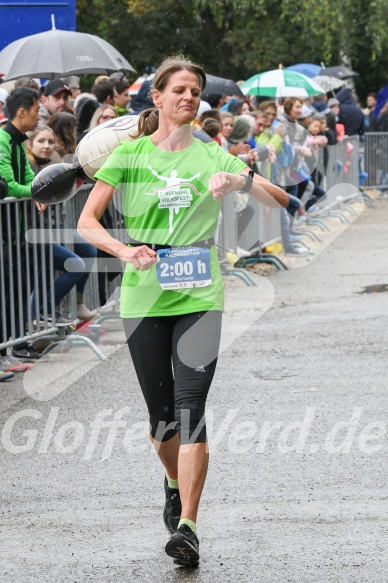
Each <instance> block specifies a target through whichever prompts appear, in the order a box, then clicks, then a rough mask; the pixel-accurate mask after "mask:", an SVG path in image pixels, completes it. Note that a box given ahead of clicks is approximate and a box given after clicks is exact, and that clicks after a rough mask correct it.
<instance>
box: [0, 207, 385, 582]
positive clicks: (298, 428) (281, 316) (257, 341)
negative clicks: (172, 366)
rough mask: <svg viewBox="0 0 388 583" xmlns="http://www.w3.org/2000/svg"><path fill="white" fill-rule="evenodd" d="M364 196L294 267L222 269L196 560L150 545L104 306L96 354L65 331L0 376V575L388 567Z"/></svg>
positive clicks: (369, 576) (122, 357)
mask: <svg viewBox="0 0 388 583" xmlns="http://www.w3.org/2000/svg"><path fill="white" fill-rule="evenodd" d="M376 204H377V208H376V209H364V211H363V213H362V214H361V216H360V217H359V218H358V219H357V220H355V221H354V222H353V223H352V224H351V225H350V226H349V227H348V228H347V229H346V230H345V231H344V232H343V233H342V234H341V235H340V236H339V237H338V238H337V239H335V240H334V241H333V242H332V243H331V244H330V245H329V246H328V247H327V248H326V249H325V250H324V251H322V253H320V254H319V255H318V256H316V257H315V258H314V257H311V258H310V260H309V262H307V264H306V265H304V266H303V267H302V268H300V269H291V270H289V271H282V272H271V273H270V275H269V276H268V279H265V278H263V277H260V278H259V277H258V276H257V281H258V283H259V285H258V287H257V288H250V287H247V286H245V284H244V283H243V282H242V281H237V280H236V281H232V280H231V281H229V282H227V294H228V302H227V305H228V311H227V314H226V326H225V330H226V336H227V337H226V339H225V346H227V345H228V343H229V346H227V347H226V348H225V350H224V352H223V353H222V355H221V356H220V359H219V366H218V369H217V373H216V376H215V379H214V383H213V386H212V389H211V392H210V396H209V400H208V425H209V434H210V449H211V461H210V467H209V474H208V480H207V482H206V486H205V490H204V493H203V499H202V504H201V508H200V514H199V519H198V529H199V530H198V532H199V538H200V552H201V564H200V567H199V568H198V569H197V570H193V571H191V570H187V569H181V568H179V567H175V566H173V564H172V561H171V559H169V558H168V557H167V556H166V555H165V553H164V550H163V549H164V545H165V543H166V542H167V540H168V534H167V533H166V531H165V529H164V525H163V520H162V506H163V493H164V492H163V472H162V469H161V466H160V464H159V462H158V459H157V456H156V455H155V454H154V453H152V451H151V449H150V445H149V442H148V439H147V437H146V432H147V419H146V414H145V408H144V405H143V401H142V397H141V395H140V393H139V390H138V387H137V382H136V379H135V375H134V371H133V367H132V364H131V362H130V360H129V358H128V354H127V348H126V347H125V346H122V343H123V337H122V333H121V331H120V327H119V324H118V323H117V322H112V323H110V324H109V323H107V324H106V327H107V333H106V340H105V342H106V344H105V348H106V350H107V351H109V352H110V357H109V359H108V360H107V361H105V362H102V363H99V362H97V361H96V359H95V358H94V357H92V354H91V353H90V351H87V350H86V349H80V350H76V349H72V350H71V351H70V352H68V353H67V354H64V355H53V356H52V357H51V358H50V362H49V363H41V365H40V366H39V367H38V366H37V367H36V368H35V372H34V376H32V375H30V377H29V381H28V382H27V381H26V386H25V387H24V388H23V386H22V381H21V380H20V379H19V380H18V381H17V382H15V383H7V384H5V383H3V384H2V386H1V387H0V402H1V411H2V412H1V415H0V417H1V428H2V435H1V444H0V446H1V520H0V525H1V526H0V559H1V563H2V565H1V569H0V581H1V582H4V583H46V582H47V583H49V582H50V583H52V582H55V583H62V582H69V583H70V582H72V583H75V582H77V583H81V582H82V583H84V582H88V581H96V582H99V581H101V582H104V583H132V582H136V583H153V582H155V583H167V582H171V583H181V582H186V581H192V582H195V583H240V582H244V583H253V582H263V583H264V582H265V583H268V582H271V583H272V582H276V583H277V582H288V581H292V582H295V583H305V582H306V583H307V582H311V583H312V582H314V583H317V582H322V583H329V582H341V583H342V582H349V583H350V582H352V583H353V582H360V583H361V582H362V583H365V582H366V581H368V583H380V582H386V581H388V575H387V573H388V559H387V553H386V548H387V544H388V528H387V518H388V505H387V498H388V487H387V471H386V468H387V441H386V435H387V432H386V429H387V428H386V423H387V406H388V395H387V391H386V380H387V326H388V316H387V314H388V294H387V293H370V294H367V293H364V294H362V293H360V292H362V291H363V290H364V289H365V288H366V286H382V285H385V284H386V282H387V281H388V273H387V252H386V250H387V248H388V229H387V224H388V202H387V201H386V200H383V201H377V203H376ZM255 294H256V295H255ZM252 298H253V300H254V301H253V300H252ZM256 300H257V301H256ZM271 304H272V306H271ZM44 367H46V369H45V368H44ZM61 367H62V368H61ZM66 367H67V368H66ZM53 370H54V372H53ZM55 371H56V372H55ZM63 371H65V373H64V372H63ZM61 382H62V383H63V386H62V385H61V386H60V385H59V383H61ZM31 387H35V390H36V393H34V390H32V388H31ZM45 387H46V389H47V391H46V389H45ZM45 391H46V392H45ZM34 394H35V397H34V396H33V395H34Z"/></svg>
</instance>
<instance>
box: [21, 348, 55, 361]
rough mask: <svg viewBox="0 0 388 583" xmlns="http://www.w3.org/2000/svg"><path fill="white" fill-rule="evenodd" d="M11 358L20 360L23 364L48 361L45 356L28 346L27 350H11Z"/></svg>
mask: <svg viewBox="0 0 388 583" xmlns="http://www.w3.org/2000/svg"><path fill="white" fill-rule="evenodd" d="M12 356H13V357H15V358H17V359H18V360H21V361H23V362H33V361H35V360H41V361H42V362H43V361H44V360H48V357H47V356H42V354H39V352H36V350H34V349H33V348H31V347H30V346H29V347H28V348H13V349H12Z"/></svg>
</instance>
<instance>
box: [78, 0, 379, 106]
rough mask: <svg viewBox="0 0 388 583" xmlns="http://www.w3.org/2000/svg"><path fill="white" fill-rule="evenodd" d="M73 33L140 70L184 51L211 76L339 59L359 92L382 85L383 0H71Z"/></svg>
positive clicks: (242, 74)
mask: <svg viewBox="0 0 388 583" xmlns="http://www.w3.org/2000/svg"><path fill="white" fill-rule="evenodd" d="M77 12H78V30H80V31H83V32H90V33H93V34H97V35H99V36H101V37H103V38H105V39H106V40H108V41H109V42H111V43H112V44H113V45H114V46H115V47H116V48H117V49H118V50H119V51H120V52H122V53H123V54H124V56H125V57H126V58H127V59H128V60H129V62H130V63H131V64H132V65H133V66H134V68H135V69H136V70H137V72H138V73H139V74H141V73H143V72H144V70H145V68H146V67H148V66H157V65H158V64H159V63H160V62H161V61H162V60H163V58H164V57H166V56H168V55H173V54H179V53H183V54H185V55H186V56H187V57H189V58H191V59H193V60H195V61H197V62H199V63H201V64H203V65H204V66H205V67H206V70H207V72H209V73H212V74H214V75H220V76H223V77H228V78H233V79H235V80H239V79H245V78H247V77H249V76H251V75H254V74H255V73H257V72H259V71H264V70H269V69H273V68H277V67H278V66H279V64H282V65H284V66H288V65H291V64H294V63H298V62H312V63H317V64H320V63H321V62H324V63H325V65H326V66H329V65H336V64H338V63H340V62H341V60H342V59H346V60H347V61H348V62H349V63H351V64H352V66H353V68H354V69H355V70H356V71H358V72H359V74H360V75H359V77H357V78H356V84H357V87H358V89H359V91H360V94H361V96H364V95H365V93H366V92H367V91H373V90H377V89H379V88H380V87H381V86H383V85H385V84H386V83H388V79H387V80H386V78H385V70H386V68H387V65H388V51H387V48H388V29H387V27H386V22H387V18H388V3H387V2H386V0H370V1H369V3H366V2H364V1H363V0H341V2H338V0H320V1H319V2H314V1H313V0H299V1H298V2H297V3H296V2H295V1H294V0H279V1H278V2H277V3H275V2H273V0H191V1H188V0H116V1H115V3H114V4H111V3H107V2H106V0H88V1H86V0H78V2H77Z"/></svg>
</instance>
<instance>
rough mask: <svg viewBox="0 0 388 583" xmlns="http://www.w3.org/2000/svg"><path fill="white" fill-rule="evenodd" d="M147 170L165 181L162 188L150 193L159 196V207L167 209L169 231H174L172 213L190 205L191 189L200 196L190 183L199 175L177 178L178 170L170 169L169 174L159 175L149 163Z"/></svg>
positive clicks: (191, 198) (176, 212)
mask: <svg viewBox="0 0 388 583" xmlns="http://www.w3.org/2000/svg"><path fill="white" fill-rule="evenodd" d="M147 168H148V170H150V172H152V174H153V175H154V176H156V178H158V179H159V180H163V181H165V182H166V186H165V187H164V188H155V189H154V191H153V192H152V193H149V194H153V195H155V194H157V195H158V196H159V205H158V208H160V209H169V230H168V232H169V233H173V232H174V228H173V219H174V214H176V215H177V214H178V212H179V209H180V208H184V207H190V206H191V201H192V200H193V195H192V192H191V191H192V190H193V191H194V192H195V194H196V195H197V196H202V194H201V193H200V192H199V191H198V190H197V189H196V188H195V186H194V185H193V184H191V181H192V180H195V178H198V177H199V176H201V174H200V173H198V174H194V176H191V177H190V178H179V177H178V172H177V171H176V170H171V172H170V176H160V175H159V174H158V173H157V172H156V171H155V170H154V169H153V168H152V167H151V166H150V165H149V164H148V166H147Z"/></svg>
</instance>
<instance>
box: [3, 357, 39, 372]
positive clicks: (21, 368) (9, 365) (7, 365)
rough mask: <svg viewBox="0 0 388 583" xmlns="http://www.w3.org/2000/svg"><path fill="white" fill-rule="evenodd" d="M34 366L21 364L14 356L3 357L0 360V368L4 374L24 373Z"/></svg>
mask: <svg viewBox="0 0 388 583" xmlns="http://www.w3.org/2000/svg"><path fill="white" fill-rule="evenodd" d="M33 366H34V365H33V364H31V363H28V362H22V361H21V360H19V359H18V358H15V357H14V356H3V357H2V358H0V368H1V369H2V370H3V371H4V372H26V370H29V369H30V368H32V367H33Z"/></svg>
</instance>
